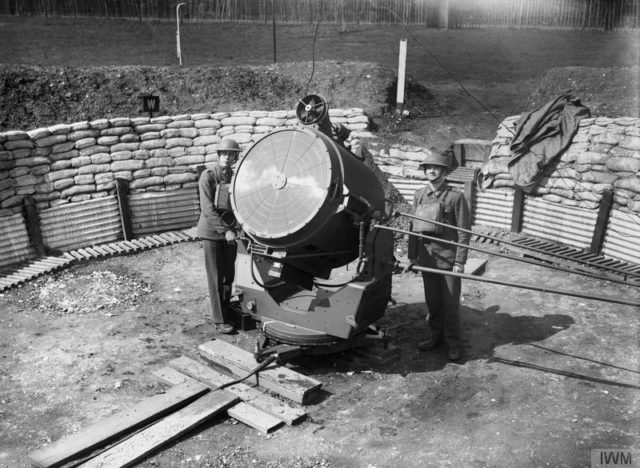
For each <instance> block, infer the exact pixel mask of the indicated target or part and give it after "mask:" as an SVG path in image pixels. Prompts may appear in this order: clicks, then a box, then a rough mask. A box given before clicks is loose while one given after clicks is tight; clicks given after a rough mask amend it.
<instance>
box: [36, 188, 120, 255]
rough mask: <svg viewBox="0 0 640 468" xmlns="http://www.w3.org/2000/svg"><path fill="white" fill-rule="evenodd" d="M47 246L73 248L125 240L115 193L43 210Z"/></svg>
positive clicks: (44, 236)
mask: <svg viewBox="0 0 640 468" xmlns="http://www.w3.org/2000/svg"><path fill="white" fill-rule="evenodd" d="M40 227H41V229H42V239H43V242H44V245H45V247H46V248H47V249H50V250H54V251H55V250H70V249H76V248H80V247H84V246H87V245H96V244H102V243H104V242H112V241H114V240H117V239H122V226H121V224H120V211H119V209H118V201H117V199H116V197H115V196H110V197H104V198H97V199H95V200H88V201H85V202H80V203H70V204H67V205H61V206H56V207H55V208H49V209H47V210H43V211H41V212H40Z"/></svg>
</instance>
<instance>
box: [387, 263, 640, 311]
mask: <svg viewBox="0 0 640 468" xmlns="http://www.w3.org/2000/svg"><path fill="white" fill-rule="evenodd" d="M394 265H395V266H397V267H400V268H403V269H407V270H409V271H420V272H423V273H435V274H438V275H446V276H455V277H456V278H464V279H468V280H472V281H481V282H483V283H492V284H501V285H503V286H512V287H514V288H521V289H532V290H534V291H541V292H546V293H553V294H562V295H563V296H572V297H581V298H583V299H592V300H594V301H603V302H612V303H614V304H624V305H629V306H633V307H640V302H634V301H628V300H626V299H619V298H617V297H610V296H598V295H596V294H583V293H579V292H575V291H568V290H566V289H555V288H547V287H544V286H536V285H533V284H526V283H515V282H512V281H501V280H495V279H490V278H484V277H482V276H473V275H465V274H464V273H454V272H453V271H449V270H439V269H437V268H427V267H421V266H417V265H412V264H410V263H401V262H395V263H394Z"/></svg>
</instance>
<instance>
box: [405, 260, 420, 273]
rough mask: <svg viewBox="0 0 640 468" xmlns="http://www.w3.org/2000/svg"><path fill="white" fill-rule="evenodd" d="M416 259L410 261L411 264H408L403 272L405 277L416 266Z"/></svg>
mask: <svg viewBox="0 0 640 468" xmlns="http://www.w3.org/2000/svg"><path fill="white" fill-rule="evenodd" d="M416 261H417V260H416V259H415V258H410V259H409V263H408V264H407V266H406V267H404V269H403V270H402V274H403V275H404V274H405V273H407V272H409V271H411V268H412V267H414V266H415V264H416Z"/></svg>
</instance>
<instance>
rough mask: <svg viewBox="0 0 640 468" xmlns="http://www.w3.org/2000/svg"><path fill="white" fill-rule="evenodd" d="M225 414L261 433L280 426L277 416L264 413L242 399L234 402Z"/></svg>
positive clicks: (271, 430) (267, 432)
mask: <svg viewBox="0 0 640 468" xmlns="http://www.w3.org/2000/svg"><path fill="white" fill-rule="evenodd" d="M227 414H228V415H229V416H231V417H232V418H233V419H237V420H238V421H240V422H241V423H244V424H246V425H247V426H251V427H253V428H254V429H257V430H258V431H260V432H262V433H263V434H269V433H270V432H273V431H275V430H276V429H277V428H279V427H280V426H282V421H281V420H279V419H278V418H275V417H273V416H271V415H270V414H269V413H265V412H264V411H262V410H259V409H258V408H256V407H255V406H251V405H250V404H248V403H245V402H244V401H241V402H240V403H236V404H235V405H234V406H232V407H231V408H229V409H228V410H227Z"/></svg>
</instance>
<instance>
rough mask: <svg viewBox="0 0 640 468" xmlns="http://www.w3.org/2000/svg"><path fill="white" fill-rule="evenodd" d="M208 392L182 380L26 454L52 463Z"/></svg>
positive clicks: (47, 464)
mask: <svg viewBox="0 0 640 468" xmlns="http://www.w3.org/2000/svg"><path fill="white" fill-rule="evenodd" d="M207 392H209V387H207V386H206V385H203V384H201V383H198V382H185V383H184V384H181V385H177V386H175V387H172V388H170V389H169V390H167V391H166V392H165V393H162V394H159V395H154V396H152V397H150V398H147V399H146V400H143V401H141V402H140V403H138V404H137V405H135V406H133V407H132V408H129V409H127V410H123V411H120V412H118V413H116V414H114V415H113V416H109V417H108V418H106V419H103V420H102V421H99V422H98V423H96V424H93V425H91V426H89V427H86V428H84V429H81V430H80V431H79V432H76V433H75V434H71V435H68V436H66V437H63V438H62V439H59V440H57V441H55V442H53V443H51V444H49V445H47V446H45V447H42V448H39V449H37V450H34V451H33V452H31V453H30V454H29V460H30V461H31V463H32V464H33V465H35V466H39V467H55V466H60V465H62V464H64V463H66V462H67V461H69V460H73V459H76V458H78V457H80V456H82V455H84V454H86V453H89V452H91V451H92V450H95V449H96V448H99V447H102V446H104V445H106V444H107V443H109V442H110V441H112V440H114V439H116V438H118V437H120V436H122V435H124V434H126V433H129V432H132V431H134V430H135V429H138V428H140V427H143V426H145V425H146V424H149V423H150V422H153V421H155V420H156V419H160V418H161V417H163V416H165V415H167V414H169V413H171V412H173V411H175V410H177V409H179V408H181V407H183V406H185V405H186V404H188V403H190V402H191V401H193V400H194V399H196V398H198V397H199V396H201V395H203V394H205V393H207Z"/></svg>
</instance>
